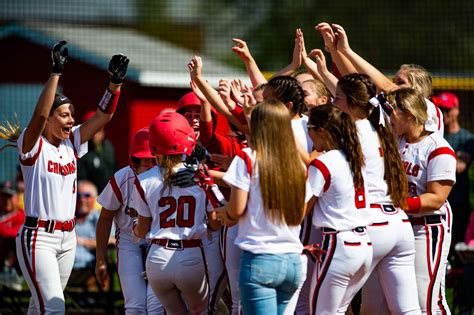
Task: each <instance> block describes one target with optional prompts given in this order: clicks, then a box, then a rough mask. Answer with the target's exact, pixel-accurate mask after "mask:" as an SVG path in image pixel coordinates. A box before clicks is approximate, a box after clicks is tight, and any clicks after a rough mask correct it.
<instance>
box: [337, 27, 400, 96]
mask: <svg viewBox="0 0 474 315" xmlns="http://www.w3.org/2000/svg"><path fill="white" fill-rule="evenodd" d="M332 27H333V29H334V31H335V33H334V34H335V36H336V38H337V51H339V52H341V53H342V54H343V55H344V57H346V58H347V59H348V60H349V61H350V62H351V63H352V65H353V66H354V67H355V69H356V71H357V72H358V73H364V74H367V75H368V76H369V77H370V78H371V79H372V81H374V83H375V85H376V86H377V89H378V90H381V91H384V92H386V93H387V92H389V91H390V90H392V89H393V88H394V87H396V86H395V84H394V83H393V82H392V81H390V79H388V78H387V77H386V76H385V75H384V74H383V73H382V72H380V71H379V70H378V69H377V68H375V67H374V66H373V65H371V64H370V63H369V62H367V61H366V60H365V59H364V58H362V57H361V56H359V55H358V54H357V53H355V52H354V51H353V50H352V49H351V48H350V46H349V40H348V37H347V34H346V31H345V30H344V28H342V26H340V25H338V24H333V25H332Z"/></svg>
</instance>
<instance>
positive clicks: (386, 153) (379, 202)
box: [334, 74, 420, 314]
mask: <svg viewBox="0 0 474 315" xmlns="http://www.w3.org/2000/svg"><path fill="white" fill-rule="evenodd" d="M375 92H376V88H375V85H374V83H373V82H372V81H371V80H370V79H369V77H368V76H367V75H364V74H350V75H347V76H344V77H342V78H341V79H340V80H339V82H338V84H337V88H336V98H335V101H334V105H336V106H338V107H339V108H341V109H342V110H344V111H346V112H347V113H348V114H349V115H350V116H351V118H352V119H353V120H355V124H356V126H357V131H358V136H359V141H360V143H361V147H362V153H363V155H364V161H365V172H366V176H365V181H366V183H367V193H368V195H367V200H368V205H369V207H370V216H371V220H372V224H370V225H369V226H367V231H368V234H369V236H370V239H371V241H372V245H373V246H372V247H373V259H372V264H371V266H370V268H369V270H368V272H367V274H366V276H365V277H364V279H363V280H362V281H361V283H360V284H361V285H362V284H364V283H365V282H366V280H367V278H368V277H369V276H370V275H371V274H372V273H376V274H377V275H378V277H377V279H379V280H380V284H381V288H380V287H379V286H378V285H377V287H378V288H379V290H378V291H373V290H371V289H370V287H371V286H370V282H371V281H376V280H372V279H370V280H369V284H368V285H367V287H364V289H363V291H362V292H363V294H362V310H363V312H364V313H365V314H377V313H378V312H377V311H376V309H374V308H375V307H376V305H377V303H374V298H373V297H372V296H374V295H380V290H382V292H383V295H384V296H385V298H386V300H387V302H388V307H389V309H390V311H391V312H392V313H395V314H408V313H410V314H419V312H420V310H419V306H418V299H417V288H416V278H415V269H414V259H415V246H414V236H413V232H412V229H411V226H410V224H409V221H408V217H407V215H406V214H405V213H404V211H402V210H401V209H400V208H399V207H397V206H395V205H405V204H406V202H405V199H406V197H407V193H406V191H407V185H406V184H405V182H406V178H405V176H404V169H403V165H402V162H401V159H400V155H399V153H398V146H397V143H396V141H395V138H394V136H393V134H392V132H391V130H390V128H389V126H388V123H387V125H386V122H385V117H384V113H383V110H382V109H381V105H380V103H379V101H378V99H377V98H375ZM354 289H355V292H354V294H355V293H357V291H359V289H360V287H355V288H354ZM349 302H350V301H349Z"/></svg>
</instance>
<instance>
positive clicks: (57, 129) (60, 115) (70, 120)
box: [45, 104, 74, 144]
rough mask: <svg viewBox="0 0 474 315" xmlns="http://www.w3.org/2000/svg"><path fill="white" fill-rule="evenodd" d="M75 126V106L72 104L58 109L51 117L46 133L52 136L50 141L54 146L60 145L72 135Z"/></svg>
mask: <svg viewBox="0 0 474 315" xmlns="http://www.w3.org/2000/svg"><path fill="white" fill-rule="evenodd" d="M73 126H74V106H73V105H72V104H63V105H61V106H59V107H58V108H56V109H55V110H54V112H53V113H52V114H51V115H50V116H49V118H48V121H47V124H46V129H45V131H47V132H46V134H47V135H50V136H49V137H47V138H48V141H50V142H51V143H53V144H59V142H61V140H66V139H68V138H69V137H70V135H71V133H72V127H73Z"/></svg>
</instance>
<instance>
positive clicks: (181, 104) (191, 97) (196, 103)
mask: <svg viewBox="0 0 474 315" xmlns="http://www.w3.org/2000/svg"><path fill="white" fill-rule="evenodd" d="M189 107H201V101H200V100H199V98H198V97H197V96H196V94H194V92H189V93H186V94H184V96H183V97H181V98H180V100H179V101H178V105H177V106H176V111H177V112H178V113H180V114H183V113H184V112H185V111H186V109H187V108H189ZM211 112H212V113H213V114H216V110H215V108H214V107H211Z"/></svg>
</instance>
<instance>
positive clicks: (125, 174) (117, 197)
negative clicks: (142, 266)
mask: <svg viewBox="0 0 474 315" xmlns="http://www.w3.org/2000/svg"><path fill="white" fill-rule="evenodd" d="M135 178H136V175H135V172H134V171H133V170H132V168H131V167H130V166H126V167H124V168H121V169H120V170H118V171H117V172H115V174H114V175H113V176H112V177H111V178H110V180H109V182H108V183H107V186H105V188H104V190H102V192H101V193H100V195H99V197H97V202H98V203H99V204H100V205H101V206H102V207H104V208H105V209H107V210H110V211H115V212H116V214H115V217H114V222H115V225H116V227H117V228H118V231H119V233H120V239H126V240H128V241H130V242H133V219H134V218H136V217H137V214H136V212H135V211H130V208H129V201H130V195H131V193H132V190H133V186H134V185H135ZM117 246H118V247H119V248H120V243H119V244H117Z"/></svg>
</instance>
